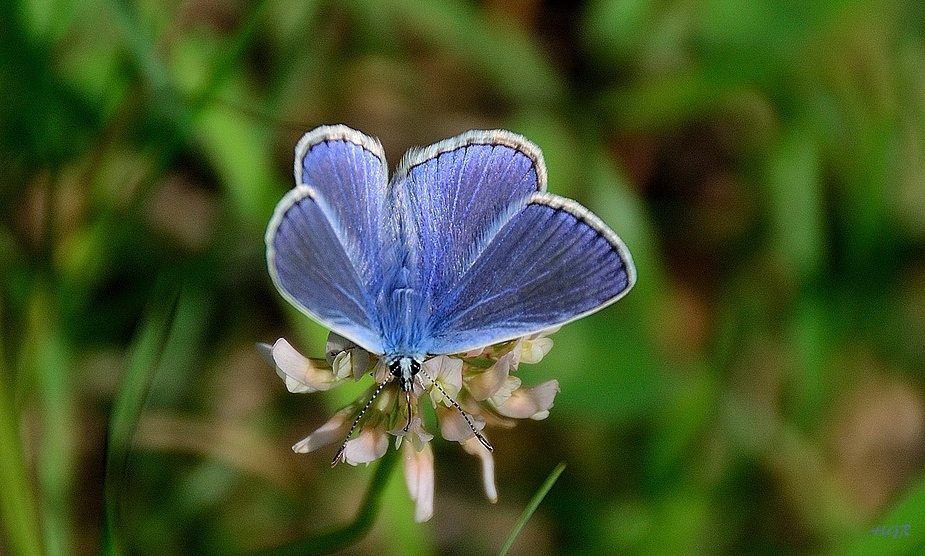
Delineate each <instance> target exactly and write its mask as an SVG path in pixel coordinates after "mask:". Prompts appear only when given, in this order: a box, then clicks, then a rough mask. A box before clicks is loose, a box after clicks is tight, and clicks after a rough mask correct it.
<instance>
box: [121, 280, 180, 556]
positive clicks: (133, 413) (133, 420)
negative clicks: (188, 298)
mask: <svg viewBox="0 0 925 556" xmlns="http://www.w3.org/2000/svg"><path fill="white" fill-rule="evenodd" d="M169 282H170V281H169V280H163V279H162V280H160V281H159V282H158V284H157V286H156V287H155V288H154V295H153V296H152V301H151V305H150V307H149V310H148V314H147V316H146V318H145V319H144V320H143V321H142V326H141V329H140V331H139V332H138V334H137V335H136V337H135V340H134V341H133V344H132V347H131V350H130V353H131V355H130V358H129V362H128V365H127V367H126V370H125V376H124V377H123V379H122V384H121V386H120V388H119V392H118V393H117V395H116V399H115V400H114V401H113V407H112V413H111V415H110V419H109V437H108V443H107V452H106V473H105V487H104V489H105V501H106V521H105V531H104V543H103V553H105V554H122V553H123V552H124V551H123V547H122V545H121V542H120V539H119V532H118V502H119V500H118V494H119V492H120V491H121V490H122V489H121V484H122V477H123V474H124V471H125V463H126V458H127V457H128V451H129V446H130V444H131V440H132V435H133V434H134V432H135V428H136V426H137V425H138V419H139V418H140V416H141V411H142V409H143V407H144V402H145V398H146V397H147V394H148V388H149V386H150V384H151V379H152V378H153V376H154V371H155V369H156V368H157V365H158V361H160V359H161V357H162V355H163V351H164V348H165V346H166V344H167V339H168V337H169V332H170V329H171V327H172V325H173V320H174V315H175V314H176V307H177V299H178V295H177V293H176V288H174V287H173V286H172V284H170V283H169Z"/></svg>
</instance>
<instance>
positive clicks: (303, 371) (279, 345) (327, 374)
mask: <svg viewBox="0 0 925 556" xmlns="http://www.w3.org/2000/svg"><path fill="white" fill-rule="evenodd" d="M272 355H273V362H274V363H276V374H278V375H279V377H280V378H282V379H283V380H284V381H285V382H286V388H287V389H288V390H289V391H290V392H293V393H299V394H300V393H304V392H318V391H322V390H329V389H331V388H333V387H334V386H337V385H338V384H340V383H341V382H342V380H341V379H338V378H337V377H336V376H334V373H333V372H332V371H331V369H329V368H325V367H322V366H321V365H320V364H319V363H316V362H315V361H312V360H311V359H308V358H307V357H305V356H304V355H302V354H301V353H299V352H298V351H296V349H295V348H294V347H292V345H290V344H289V342H287V341H286V339H285V338H280V339H279V340H276V343H275V344H273V349H272ZM322 363H323V362H322Z"/></svg>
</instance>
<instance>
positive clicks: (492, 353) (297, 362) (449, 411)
mask: <svg viewBox="0 0 925 556" xmlns="http://www.w3.org/2000/svg"><path fill="white" fill-rule="evenodd" d="M547 333H548V332H544V333H540V334H533V335H531V336H527V337H525V338H519V339H517V340H512V341H509V342H503V343H501V344H497V345H493V346H487V347H485V348H481V349H478V350H473V351H471V352H469V353H466V354H458V355H439V356H435V357H431V358H430V359H427V360H425V361H424V362H423V363H422V367H421V371H420V372H418V373H417V374H416V375H414V377H413V381H412V387H411V390H410V391H409V392H404V391H402V390H401V388H400V386H399V384H398V381H396V380H392V379H393V378H394V377H393V376H392V375H391V372H390V370H389V367H388V365H386V363H385V361H384V360H382V359H380V358H379V357H378V356H376V355H375V354H371V353H368V352H366V351H364V350H363V349H362V348H360V347H359V346H357V345H356V344H354V343H353V342H351V341H349V340H347V339H345V338H343V337H340V336H337V335H335V334H332V335H331V337H330V338H329V340H328V345H327V352H326V359H325V360H318V359H309V358H306V357H304V356H302V355H301V354H299V353H298V352H297V351H296V350H295V348H293V347H292V346H291V345H289V343H288V342H286V340H283V339H280V340H278V341H277V342H276V344H274V345H273V346H269V345H267V344H258V346H257V349H258V351H259V352H260V354H261V355H262V356H263V357H264V358H265V359H266V360H267V361H268V362H269V363H270V364H271V365H273V367H274V368H275V369H276V372H277V374H278V375H279V376H280V377H281V378H282V379H283V380H284V381H285V383H286V387H287V388H288V389H289V390H290V391H291V392H314V391H318V390H327V389H330V388H332V387H334V386H337V385H338V384H341V383H342V382H345V381H347V380H349V379H351V378H353V379H354V380H360V379H361V378H363V376H364V375H365V374H367V373H371V374H372V375H373V378H374V379H375V381H376V385H375V386H373V387H372V388H370V389H369V390H367V392H366V393H365V394H364V395H363V396H361V398H360V399H358V400H357V401H356V402H354V403H353V404H351V405H349V406H348V407H346V408H344V409H342V410H340V411H338V412H337V413H336V414H335V415H334V416H333V417H332V418H331V419H330V420H329V421H328V422H327V423H325V424H324V425H322V426H321V427H320V428H318V429H317V430H316V431H315V432H313V433H312V434H310V435H309V436H307V437H306V438H304V439H303V440H301V441H300V442H298V443H297V444H295V445H294V446H293V447H292V449H293V450H295V451H296V452H299V453H305V452H311V451H313V450H317V449H318V448H321V447H323V446H327V445H329V444H332V443H336V442H338V441H343V444H342V445H341V449H340V450H339V451H338V453H337V456H335V461H334V462H333V463H337V462H339V461H344V462H347V463H348V464H350V465H359V464H368V463H370V462H372V461H375V460H377V459H379V458H381V457H382V456H383V455H384V454H385V453H386V451H387V450H388V448H389V438H390V436H392V437H395V448H396V449H400V450H402V457H403V458H404V471H405V481H406V482H407V484H408V492H409V493H410V495H411V498H412V500H414V502H415V519H416V520H417V521H426V520H428V519H430V517H431V516H432V515H433V511H434V507H433V506H434V454H433V449H432V448H431V445H430V442H431V440H433V437H434V435H433V434H431V433H429V432H427V430H426V428H425V427H426V426H427V425H426V424H425V419H426V418H427V417H428V415H429V414H430V411H429V410H428V411H424V409H427V408H426V407H424V406H423V404H424V403H428V402H425V401H424V400H425V399H427V398H429V400H430V401H429V404H430V405H431V406H432V407H433V410H434V414H435V415H436V427H437V428H439V430H440V436H442V437H443V438H444V439H445V440H448V441H451V442H459V443H460V444H461V445H462V447H463V449H464V450H465V451H466V452H468V453H470V454H473V455H475V456H477V457H478V458H479V459H480V461H481V465H482V482H483V487H484V489H485V494H486V496H487V497H488V499H489V500H491V501H492V502H494V501H496V500H497V498H498V492H497V488H496V486H495V467H494V465H495V464H494V458H493V457H492V454H491V447H490V445H488V441H487V440H486V439H485V436H484V434H483V432H482V431H483V429H484V428H485V426H486V424H488V425H493V426H498V425H501V426H508V427H509V426H513V424H514V421H512V419H543V418H545V417H546V416H547V415H549V410H550V408H552V405H553V402H554V401H555V397H556V394H557V393H558V392H559V383H558V381H555V380H550V381H547V382H544V383H542V384H539V385H537V386H534V387H524V386H523V385H522V383H521V380H520V378H518V377H516V376H514V374H513V373H515V372H516V371H517V368H518V366H519V365H520V363H535V362H537V361H539V360H541V359H542V358H543V357H544V356H545V355H546V354H547V353H548V352H549V350H550V349H551V348H552V340H550V339H549V338H546V337H545V336H546V334H547ZM372 396H375V399H372V401H370V400H371V398H372ZM348 436H349V438H347V437H348ZM403 444H404V446H403Z"/></svg>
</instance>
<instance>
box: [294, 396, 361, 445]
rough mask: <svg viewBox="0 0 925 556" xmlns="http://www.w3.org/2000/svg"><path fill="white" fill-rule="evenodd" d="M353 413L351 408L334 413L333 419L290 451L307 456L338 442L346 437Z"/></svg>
mask: <svg viewBox="0 0 925 556" xmlns="http://www.w3.org/2000/svg"><path fill="white" fill-rule="evenodd" d="M353 412H354V408H353V407H346V408H344V409H341V410H340V411H338V412H337V413H335V414H334V416H333V417H331V418H330V419H328V422H327V423H325V424H323V425H321V427H320V428H318V429H316V430H315V432H313V433H311V434H310V435H308V436H306V437H305V438H303V439H302V440H300V441H299V442H297V443H296V444H295V445H294V446H293V447H292V451H293V452H296V453H299V454H307V453H308V452H311V451H313V450H317V449H318V448H321V447H322V446H327V445H328V444H331V443H334V442H340V441H341V440H343V439H344V437H345V436H346V435H347V431H349V430H350V417H351V416H352V415H353Z"/></svg>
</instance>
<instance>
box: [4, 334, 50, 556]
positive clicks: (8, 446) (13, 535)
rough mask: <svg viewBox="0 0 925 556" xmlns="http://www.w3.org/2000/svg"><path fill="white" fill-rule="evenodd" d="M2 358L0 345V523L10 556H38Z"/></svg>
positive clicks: (34, 512)
mask: <svg viewBox="0 0 925 556" xmlns="http://www.w3.org/2000/svg"><path fill="white" fill-rule="evenodd" d="M5 363H6V359H5V357H4V354H3V350H2V345H0V517H2V519H0V522H2V524H3V529H2V531H3V535H4V539H5V540H4V546H5V547H6V548H7V549H8V550H10V552H11V553H12V554H22V555H23V556H41V555H42V554H43V550H42V532H41V528H40V526H39V521H38V509H37V508H36V503H35V494H34V493H33V490H32V482H31V481H30V479H29V473H28V471H27V469H26V458H25V455H24V454H23V449H22V442H21V439H20V437H19V418H18V417H17V414H16V407H15V403H14V401H13V388H12V385H11V384H9V383H8V382H7V380H8V377H7V374H6V373H7V370H6V368H5V367H6V365H5Z"/></svg>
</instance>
